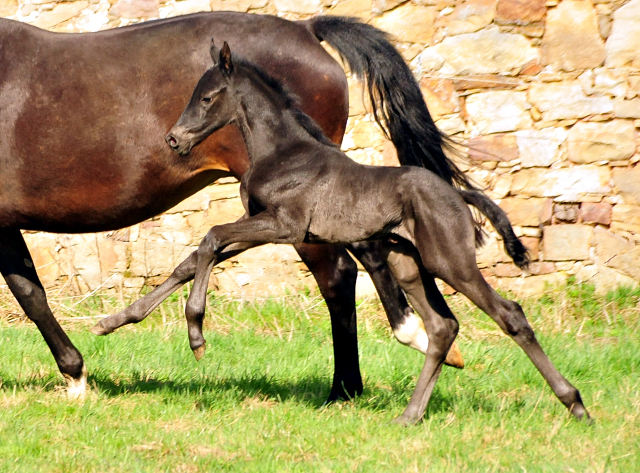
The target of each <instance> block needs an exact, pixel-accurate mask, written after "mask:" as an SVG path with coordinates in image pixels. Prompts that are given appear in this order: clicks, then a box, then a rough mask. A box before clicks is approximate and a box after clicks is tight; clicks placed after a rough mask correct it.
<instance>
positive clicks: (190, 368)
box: [0, 284, 640, 472]
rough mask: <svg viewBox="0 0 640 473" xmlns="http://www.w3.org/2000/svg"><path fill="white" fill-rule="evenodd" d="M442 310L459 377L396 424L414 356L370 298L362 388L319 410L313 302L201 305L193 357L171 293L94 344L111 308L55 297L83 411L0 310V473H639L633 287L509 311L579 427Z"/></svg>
mask: <svg viewBox="0 0 640 473" xmlns="http://www.w3.org/2000/svg"><path fill="white" fill-rule="evenodd" d="M0 300H1V301H8V298H6V297H5V298H3V299H0ZM450 302H451V304H452V306H453V307H455V312H456V313H457V314H458V315H459V319H460V321H461V332H460V336H459V338H458V341H459V343H460V345H461V349H462V352H463V354H464V357H465V361H466V363H467V366H466V367H465V369H464V370H454V369H451V368H445V369H444V370H443V374H442V376H441V378H440V381H439V383H438V385H437V387H436V390H435V392H434V395H433V397H432V399H431V403H430V405H429V408H428V411H427V414H426V417H425V419H424V422H422V423H421V424H419V425H417V426H415V427H410V428H402V427H399V426H396V425H392V424H390V421H391V420H392V419H393V418H394V417H395V416H397V415H399V414H400V413H401V412H402V410H403V409H404V407H405V406H406V403H407V401H408V399H409V397H410V395H411V392H412V390H413V387H414V383H415V380H416V378H417V375H418V373H419V370H420V368H421V366H422V359H423V357H422V355H420V354H419V353H417V352H415V351H413V350H411V349H409V348H406V347H404V346H401V345H400V344H398V343H397V342H395V341H394V340H393V338H392V336H391V333H390V330H389V328H388V325H387V323H386V322H385V320H384V316H383V315H382V313H381V310H380V307H379V304H378V303H377V302H376V301H365V302H363V303H361V305H360V308H359V314H360V317H359V331H360V334H359V337H360V354H361V355H360V356H361V365H362V372H363V376H364V381H365V392H364V394H363V395H362V396H360V397H359V398H357V399H355V400H354V401H353V402H347V403H340V404H336V405H332V406H329V407H326V408H323V407H322V403H323V401H324V399H325V397H326V396H327V394H328V390H329V383H330V381H331V375H332V365H333V361H332V351H331V338H330V330H329V321H328V316H327V312H326V308H325V306H324V304H323V302H322V300H321V299H320V298H318V297H312V296H308V295H302V294H297V295H292V296H289V297H285V298H281V299H277V300H276V299H274V300H267V301H263V302H259V303H255V304H241V303H239V302H234V301H229V300H224V299H218V298H212V300H211V302H210V307H209V312H208V318H207V322H206V328H207V331H206V336H207V340H208V347H209V349H208V352H207V353H206V355H205V357H204V358H203V359H202V360H201V361H200V362H199V363H197V362H196V361H195V359H194V357H193V355H192V354H191V351H190V350H189V347H188V343H187V339H186V329H185V325H184V322H183V321H182V318H181V312H182V309H181V305H182V304H183V303H184V294H182V295H179V296H177V297H175V298H174V299H173V300H172V301H169V302H167V303H165V304H164V305H163V306H162V309H161V310H160V311H158V312H156V313H155V314H153V315H152V316H151V317H149V319H148V320H147V321H145V322H144V323H142V324H140V325H139V326H137V327H132V328H125V329H123V330H121V331H119V332H116V333H115V334H112V335H110V336H108V337H95V336H93V335H91V334H90V333H89V332H88V331H87V328H88V327H89V326H90V323H91V322H93V321H95V319H94V320H92V319H90V317H93V316H95V315H96V314H100V313H113V312H115V311H117V310H118V309H119V308H120V307H121V304H122V302H121V301H119V300H118V299H115V298H114V299H112V298H109V297H107V296H94V297H91V298H89V299H86V300H83V301H81V302H80V301H75V302H74V301H73V300H60V301H55V300H54V302H53V305H55V306H56V307H57V310H56V314H57V315H58V316H59V317H60V318H61V319H62V320H63V323H64V325H65V328H66V329H67V330H68V332H69V333H70V336H71V338H72V340H73V341H74V343H75V344H76V346H78V348H79V349H80V350H81V351H82V353H83V354H84V356H85V360H86V363H87V366H88V368H89V371H90V377H89V382H90V384H91V387H92V388H91V393H90V395H89V396H88V397H87V398H86V399H85V400H84V401H70V400H67V399H66V397H65V396H64V395H63V392H62V390H61V387H62V385H63V382H62V379H61V377H60V375H59V373H58V371H57V368H56V366H55V363H54V362H53V359H52V357H51V355H50V353H49V352H48V349H47V347H46V345H45V343H44V341H43V340H42V337H41V336H40V335H39V333H38V332H37V331H36V330H35V328H34V327H33V325H31V324H28V323H25V322H23V321H22V320H21V319H20V318H19V317H18V316H17V315H16V314H18V313H19V311H18V310H17V309H16V308H15V306H12V305H11V303H10V302H4V303H3V304H4V305H2V304H0V314H3V315H0V350H1V352H2V360H3V362H2V364H1V365H0V471H1V472H11V471H20V472H22V471H25V472H31V471H46V472H68V471H74V472H75V471H79V472H82V471H95V472H107V471H114V472H115V471H118V472H119V471H127V472H136V471H172V472H173V471H177V472H180V471H185V472H191V471H194V472H196V471H267V472H268V471H273V472H276V471H278V472H280V471H304V472H307V471H365V472H369V471H391V472H395V471H409V472H413V471H427V470H429V471H436V472H440V471H443V472H444V471H447V472H457V471H482V472H485V471H508V472H511V471H526V472H537V471H548V472H558V471H577V472H587V471H590V472H608V471H620V472H632V471H640V330H639V329H640V291H637V290H636V291H620V292H618V293H616V294H610V295H609V296H607V297H598V296H595V295H594V294H593V291H592V288H590V287H589V286H579V285H573V284H569V285H568V286H567V287H566V288H562V289H561V290H557V291H552V290H550V291H548V293H547V294H546V295H545V296H544V297H543V298H539V299H530V300H525V301H522V302H523V306H524V308H525V311H526V313H527V314H528V317H529V319H530V321H531V322H532V325H533V326H534V328H535V329H536V331H537V333H538V336H539V339H540V341H541V343H542V345H543V347H544V348H545V349H546V350H547V353H548V354H549V355H550V357H551V358H552V360H553V361H554V362H555V363H556V365H557V366H558V367H559V368H560V370H561V372H562V373H563V374H564V375H565V376H566V377H567V378H568V379H569V380H570V381H572V382H573V383H574V384H575V385H576V386H577V387H578V388H579V389H580V390H581V393H582V396H583V398H584V401H585V405H586V406H587V408H588V409H589V410H590V412H591V414H592V415H593V416H594V418H595V421H596V422H595V424H594V425H591V426H590V425H586V424H584V423H581V422H577V421H575V420H573V419H571V418H570V417H569V415H568V413H567V411H566V409H565V408H564V407H563V406H562V405H561V404H560V402H559V401H558V400H557V399H555V397H554V396H553V395H552V393H551V391H550V389H549V388H548V387H547V386H546V385H545V384H544V382H543V381H542V378H541V377H540V375H539V374H538V373H537V371H535V369H534V368H533V366H532V365H531V363H530V362H529V361H528V359H527V358H526V357H525V355H524V354H523V353H522V352H520V350H519V349H518V348H517V347H516V345H515V344H514V343H513V342H511V341H510V340H509V339H508V338H507V337H505V336H504V335H502V334H501V332H499V330H498V329H497V327H496V326H495V325H494V324H493V322H491V321H490V320H489V319H488V317H486V316H485V315H484V314H482V313H479V312H478V311H476V310H473V309H472V307H471V306H470V305H469V303H468V302H466V300H465V299H463V298H458V297H455V296H454V297H452V298H450ZM80 317H88V318H89V321H87V320H84V319H82V318H80Z"/></svg>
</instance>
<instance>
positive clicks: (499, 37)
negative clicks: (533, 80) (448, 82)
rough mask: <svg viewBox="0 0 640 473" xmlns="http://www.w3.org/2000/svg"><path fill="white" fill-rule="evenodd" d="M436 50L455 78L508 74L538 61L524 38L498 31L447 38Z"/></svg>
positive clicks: (533, 49) (534, 51)
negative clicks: (458, 76) (460, 76)
mask: <svg viewBox="0 0 640 473" xmlns="http://www.w3.org/2000/svg"><path fill="white" fill-rule="evenodd" d="M433 49H434V50H435V52H436V53H437V54H438V55H439V56H440V57H441V58H442V59H443V61H444V63H445V64H446V65H447V66H448V67H449V68H450V72H451V74H452V75H470V74H499V73H503V74H504V73H505V72H509V71H511V70H514V69H519V68H522V67H523V66H525V65H526V64H528V63H530V62H531V61H534V60H536V59H538V52H537V50H536V49H535V48H534V47H532V46H531V45H530V44H529V41H528V40H527V39H526V38H525V37H524V36H521V35H517V34H510V33H501V32H500V31H499V30H498V29H497V28H489V29H484V30H481V31H478V32H476V33H467V34H462V35H458V36H452V37H447V38H445V39H444V40H443V41H442V42H441V43H440V44H438V45H437V46H434V47H433Z"/></svg>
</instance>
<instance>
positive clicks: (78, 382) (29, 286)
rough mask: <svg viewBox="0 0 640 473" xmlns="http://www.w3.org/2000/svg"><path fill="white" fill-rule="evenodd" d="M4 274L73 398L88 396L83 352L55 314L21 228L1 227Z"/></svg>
mask: <svg viewBox="0 0 640 473" xmlns="http://www.w3.org/2000/svg"><path fill="white" fill-rule="evenodd" d="M0 273H2V276H3V277H4V279H5V281H6V282H7V285H8V286H9V289H10V290H11V292H12V293H13V295H14V296H15V298H16V299H17V300H18V303H19V304H20V306H21V307H22V309H23V310H24V312H25V314H26V315H27V317H29V319H30V320H32V321H33V322H34V323H35V324H36V327H38V330H40V333H41V334H42V336H43V337H44V340H45V342H46V343H47V345H48V346H49V349H50V350H51V353H52V354H53V358H54V359H55V361H56V364H57V365H58V368H59V369H60V372H61V373H62V376H64V378H65V380H66V381H67V394H68V395H69V397H71V398H77V397H82V396H84V394H85V392H86V388H87V370H86V368H85V365H84V361H83V359H82V355H81V354H80V352H79V351H78V350H77V348H76V347H74V346H73V344H72V343H71V340H69V337H68V336H67V334H66V333H65V332H64V330H62V327H60V324H58V321H57V320H56V319H55V317H54V316H53V313H52V312H51V309H50V308H49V305H48V303H47V296H46V294H45V291H44V288H43V287H42V284H41V283H40V279H39V278H38V275H37V273H36V270H35V267H34V264H33V260H32V259H31V255H30V254H29V250H28V248H27V245H26V244H25V242H24V238H23V237H22V234H21V233H20V230H18V229H3V230H0Z"/></svg>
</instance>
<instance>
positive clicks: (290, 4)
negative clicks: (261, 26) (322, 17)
mask: <svg viewBox="0 0 640 473" xmlns="http://www.w3.org/2000/svg"><path fill="white" fill-rule="evenodd" d="M273 3H274V5H275V7H276V9H277V10H278V12H281V13H296V14H298V15H312V14H314V13H318V12H319V11H320V9H321V8H322V1H321V0H273Z"/></svg>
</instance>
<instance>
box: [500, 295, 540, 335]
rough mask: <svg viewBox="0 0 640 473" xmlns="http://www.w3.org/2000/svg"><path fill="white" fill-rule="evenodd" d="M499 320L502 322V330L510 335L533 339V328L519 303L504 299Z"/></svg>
mask: <svg viewBox="0 0 640 473" xmlns="http://www.w3.org/2000/svg"><path fill="white" fill-rule="evenodd" d="M500 320H501V321H502V323H503V327H502V330H503V331H504V332H505V333H506V334H507V335H510V336H511V337H519V338H524V339H527V340H530V339H534V338H535V335H534V333H533V329H532V328H531V325H529V322H528V321H527V318H526V317H525V315H524V311H523V310H522V307H520V304H518V303H517V302H514V301H507V300H505V301H504V310H503V311H501V314H500Z"/></svg>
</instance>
